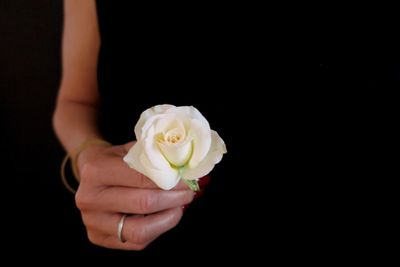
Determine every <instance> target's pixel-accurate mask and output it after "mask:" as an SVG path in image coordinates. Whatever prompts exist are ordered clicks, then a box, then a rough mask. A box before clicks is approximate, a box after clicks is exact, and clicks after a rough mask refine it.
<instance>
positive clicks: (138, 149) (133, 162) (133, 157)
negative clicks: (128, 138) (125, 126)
mask: <svg viewBox="0 0 400 267" xmlns="http://www.w3.org/2000/svg"><path fill="white" fill-rule="evenodd" d="M142 153H143V141H138V142H137V143H136V144H134V145H133V146H132V147H131V149H129V151H128V153H127V154H126V155H125V157H124V161H125V162H126V163H127V164H128V166H129V167H131V168H133V169H135V170H137V171H138V172H140V173H142V174H144V175H146V169H145V168H144V166H143V165H142V163H141V162H140V155H141V154H142Z"/></svg>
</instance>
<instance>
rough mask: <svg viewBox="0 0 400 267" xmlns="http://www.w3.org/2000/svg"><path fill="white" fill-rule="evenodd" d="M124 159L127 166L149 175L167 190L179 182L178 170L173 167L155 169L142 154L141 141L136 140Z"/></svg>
mask: <svg viewBox="0 0 400 267" xmlns="http://www.w3.org/2000/svg"><path fill="white" fill-rule="evenodd" d="M124 161H125V162H126V163H127V164H128V165H129V167H131V168H133V169H135V170H136V171H138V172H140V173H142V174H143V175H146V176H147V177H149V178H150V179H151V180H152V181H153V182H154V183H155V184H156V185H157V186H159V187H160V188H161V189H164V190H169V189H171V188H173V187H175V186H176V184H177V183H178V182H179V177H178V171H177V170H176V169H173V168H171V167H170V168H168V169H164V170H157V169H154V168H152V166H151V163H150V161H149V160H148V159H147V157H146V155H145V154H143V141H139V142H137V143H136V144H135V145H134V146H133V147H132V148H131V149H130V150H129V151H128V153H127V154H126V156H125V157H124Z"/></svg>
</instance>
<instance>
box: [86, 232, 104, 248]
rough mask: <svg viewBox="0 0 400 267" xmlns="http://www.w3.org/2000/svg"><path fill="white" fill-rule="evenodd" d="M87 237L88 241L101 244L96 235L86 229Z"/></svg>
mask: <svg viewBox="0 0 400 267" xmlns="http://www.w3.org/2000/svg"><path fill="white" fill-rule="evenodd" d="M87 237H88V239H89V241H90V243H92V244H95V245H101V244H100V241H99V238H98V235H97V234H96V233H94V232H92V231H87Z"/></svg>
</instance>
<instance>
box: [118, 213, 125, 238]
mask: <svg viewBox="0 0 400 267" xmlns="http://www.w3.org/2000/svg"><path fill="white" fill-rule="evenodd" d="M125 218H126V214H124V215H122V216H121V219H120V220H119V223H118V240H119V241H121V243H125V242H126V240H124V239H123V238H122V228H124V222H125Z"/></svg>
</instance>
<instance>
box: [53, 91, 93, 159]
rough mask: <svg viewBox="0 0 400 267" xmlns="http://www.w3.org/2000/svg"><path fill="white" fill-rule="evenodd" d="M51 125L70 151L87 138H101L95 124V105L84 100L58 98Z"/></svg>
mask: <svg viewBox="0 0 400 267" xmlns="http://www.w3.org/2000/svg"><path fill="white" fill-rule="evenodd" d="M53 127H54V129H55V132H56V135H57V137H58V139H59V140H60V142H61V143H62V145H63V146H64V148H65V150H66V151H68V152H72V151H73V150H74V149H76V148H77V147H78V146H79V145H80V144H82V143H83V142H85V141H86V140H89V139H96V138H97V139H101V134H100V133H99V129H98V126H97V107H96V106H95V105H91V104H88V103H84V102H78V101H74V100H69V99H59V100H58V101H57V106H56V110H55V112H54V116H53Z"/></svg>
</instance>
